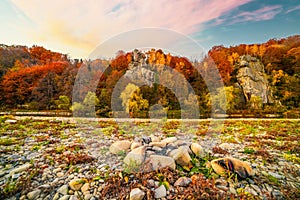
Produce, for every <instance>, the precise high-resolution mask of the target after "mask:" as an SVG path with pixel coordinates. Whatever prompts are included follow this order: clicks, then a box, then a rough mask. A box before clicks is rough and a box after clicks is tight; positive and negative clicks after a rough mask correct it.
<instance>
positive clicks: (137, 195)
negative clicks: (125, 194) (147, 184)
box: [130, 188, 145, 200]
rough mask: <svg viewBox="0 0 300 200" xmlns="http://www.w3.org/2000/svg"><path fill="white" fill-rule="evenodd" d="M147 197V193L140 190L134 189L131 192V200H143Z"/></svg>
mask: <svg viewBox="0 0 300 200" xmlns="http://www.w3.org/2000/svg"><path fill="white" fill-rule="evenodd" d="M144 196H145V192H144V191H142V190H141V189H140V188H134V189H132V190H131V192H130V200H142V199H143V198H144Z"/></svg>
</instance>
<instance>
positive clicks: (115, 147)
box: [109, 140, 131, 154]
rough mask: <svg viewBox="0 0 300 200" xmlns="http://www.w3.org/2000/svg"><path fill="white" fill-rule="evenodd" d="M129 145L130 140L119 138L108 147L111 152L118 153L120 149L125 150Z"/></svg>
mask: <svg viewBox="0 0 300 200" xmlns="http://www.w3.org/2000/svg"><path fill="white" fill-rule="evenodd" d="M130 146H131V142H130V141H128V140H121V141H117V142H114V143H113V144H112V145H111V146H110V147H109V151H110V152H111V153H113V154H118V153H120V152H122V151H127V150H128V149H129V148H130Z"/></svg>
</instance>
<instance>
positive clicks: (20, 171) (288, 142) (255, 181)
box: [0, 116, 300, 200]
mask: <svg viewBox="0 0 300 200" xmlns="http://www.w3.org/2000/svg"><path fill="white" fill-rule="evenodd" d="M149 135H153V136H157V137H158V138H160V139H164V138H167V137H172V136H176V137H177V138H178V139H180V140H183V141H186V142H197V143H199V144H200V145H201V146H202V147H203V149H204V150H205V152H206V154H205V156H204V157H202V158H197V157H195V158H193V161H192V164H191V165H190V166H188V167H184V168H183V167H180V166H178V165H177V166H176V170H173V169H169V168H164V169H160V170H156V171H150V172H147V173H146V172H144V173H143V172H139V170H138V168H137V167H136V166H128V165H124V163H123V159H124V157H125V156H126V154H127V152H120V153H119V154H117V155H115V154H112V153H111V152H109V147H110V145H111V144H112V143H114V142H115V141H119V140H130V141H133V140H137V139H141V138H142V137H145V136H149ZM299 138H300V120H225V121H224V122H223V121H218V122H217V123H213V124H212V123H211V122H210V121H209V120H203V121H194V122H192V121H185V122H182V123H180V122H179V121H166V120H160V121H157V122H151V123H150V122H149V121H137V120H136V121H131V122H126V121H123V122H119V123H116V122H114V121H100V122H97V121H93V122H91V121H89V122H87V121H77V123H76V124H75V123H73V122H68V121H66V120H37V119H29V118H28V119H18V120H15V119H14V118H13V117H12V116H6V117H0V155H1V156H0V197H1V199H23V200H24V199H41V200H42V199H70V200H71V199H80V200H81V199H129V198H130V194H131V197H132V199H133V196H134V195H133V194H144V195H143V198H144V199H154V198H158V199H159V198H160V199H228V198H231V199H240V198H244V199H300V181H299V180H300V140H299ZM223 157H233V158H237V159H240V160H243V161H246V162H247V163H249V164H250V166H251V167H252V169H253V170H254V176H252V177H249V178H246V179H241V178H239V177H238V176H237V174H234V173H233V174H232V173H228V174H223V175H219V174H216V173H215V172H214V170H213V169H212V168H211V167H210V165H209V163H210V161H211V160H213V159H216V158H223ZM140 198H141V197H138V195H137V196H135V199H140Z"/></svg>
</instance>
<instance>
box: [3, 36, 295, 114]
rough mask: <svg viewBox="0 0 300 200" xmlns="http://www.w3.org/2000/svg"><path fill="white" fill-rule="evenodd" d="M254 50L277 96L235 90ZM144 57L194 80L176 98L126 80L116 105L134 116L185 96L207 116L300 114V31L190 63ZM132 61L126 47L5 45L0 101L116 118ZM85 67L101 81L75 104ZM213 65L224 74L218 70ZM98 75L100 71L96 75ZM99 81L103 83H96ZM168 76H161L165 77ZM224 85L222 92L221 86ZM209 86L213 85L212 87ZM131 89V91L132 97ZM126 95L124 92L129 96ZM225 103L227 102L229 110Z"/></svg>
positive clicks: (175, 109) (152, 54) (176, 107)
mask: <svg viewBox="0 0 300 200" xmlns="http://www.w3.org/2000/svg"><path fill="white" fill-rule="evenodd" d="M242 55H251V56H253V57H256V58H258V59H259V60H261V62H262V63H263V64H264V67H265V76H266V77H267V79H268V82H269V85H270V86H271V90H272V93H273V97H274V99H275V101H274V102H273V103H269V104H263V103H262V102H261V101H260V100H259V99H257V98H252V99H251V101H246V100H245V98H243V97H242V94H241V92H240V91H239V90H238V88H237V86H236V85H237V79H236V71H237V69H238V67H239V62H240V56H242ZM144 61H145V62H146V64H147V65H148V66H150V69H155V70H157V71H159V72H162V73H163V72H164V71H166V73H167V70H171V69H173V70H175V71H176V72H178V73H180V74H182V75H183V76H184V78H185V79H186V80H187V81H188V83H189V84H190V85H191V87H192V89H193V91H194V92H195V95H193V94H191V93H190V91H180V92H182V93H184V94H186V98H185V99H178V98H177V97H176V95H175V93H174V91H172V90H170V89H169V88H167V87H165V86H164V85H163V84H153V85H152V86H142V87H137V86H136V85H134V84H133V85H132V84H131V85H128V87H127V88H126V89H125V90H124V91H123V93H122V92H121V95H120V96H119V97H118V99H113V101H117V102H118V103H117V104H118V105H119V107H117V109H119V110H122V109H123V110H126V111H127V112H128V113H130V115H131V116H132V117H148V116H149V110H151V109H152V111H153V110H154V111H155V109H158V110H159V109H161V108H163V110H164V112H165V113H166V115H167V116H168V117H170V118H172V117H179V116H180V115H181V112H184V111H182V110H184V109H182V108H181V105H180V102H181V101H183V102H184V104H185V106H187V107H189V106H193V105H194V104H197V102H199V103H198V107H199V110H200V113H201V114H204V115H209V114H210V113H211V112H212V109H214V110H219V111H222V110H226V111H227V113H253V112H256V113H257V112H259V113H278V112H279V113H284V112H299V102H300V36H299V35H296V36H291V37H288V38H283V39H271V40H269V41H267V42H266V43H263V44H252V45H246V44H240V45H237V46H231V47H224V46H215V47H213V48H212V49H211V50H210V51H209V52H208V56H207V57H205V58H204V59H203V60H202V61H194V62H190V61H189V60H188V59H187V58H184V57H178V56H172V55H170V54H167V53H164V52H163V51H162V50H154V49H152V50H150V51H148V52H144ZM132 63H134V53H133V52H127V53H125V52H122V51H120V52H119V53H118V55H117V56H116V57H115V58H114V59H112V60H94V61H82V60H72V59H70V58H68V56H67V55H64V54H61V53H57V52H52V51H49V50H47V49H45V48H43V47H39V46H33V47H31V48H28V47H26V46H6V45H1V46H0V94H1V96H0V106H1V108H2V110H8V109H16V108H19V109H20V108H21V109H30V110H54V109H61V110H69V109H72V111H73V112H82V113H84V110H85V107H88V106H90V104H91V102H92V103H94V102H95V103H96V104H95V110H96V113H97V115H98V116H102V117H110V116H112V105H111V102H112V99H111V97H112V93H113V91H114V89H115V86H116V84H117V82H118V81H119V80H120V78H121V77H123V76H124V74H125V73H126V71H128V69H129V66H131V65H132ZM82 65H84V66H85V67H86V69H84V70H87V72H88V73H87V74H89V75H91V76H93V77H94V78H92V79H93V80H97V87H96V90H95V91H93V92H90V91H91V88H92V87H93V86H90V87H89V86H88V84H86V85H85V86H86V87H85V88H81V91H80V92H81V94H78V96H81V98H82V101H81V103H79V102H78V103H76V104H74V105H73V106H71V102H72V97H73V86H74V83H75V79H76V75H77V73H78V70H79V69H80V67H81V66H82ZM97 65H101V66H105V67H104V69H105V71H101V73H97V72H95V73H91V71H93V69H94V67H95V66H97ZM212 66H216V67H217V68H218V70H219V71H220V75H221V78H220V77H218V76H214V73H215V70H214V69H213V67H212ZM100 74H101V76H100V77H99V75H100ZM98 81H99V82H98ZM168 81H171V84H174V85H175V86H176V84H177V85H178V87H180V85H182V84H186V83H184V82H182V81H181V80H179V79H176V77H172V76H170V77H168ZM162 82H163V80H162ZM221 83H224V85H225V87H224V90H222V91H221V90H219V89H218V87H219V86H221ZM209 88H214V90H213V91H210V90H209ZM221 93H225V94H226V96H227V102H218V106H214V105H213V102H214V101H212V99H215V100H216V101H215V102H217V101H218V99H219V98H218V97H219V96H220V95H221ZM128 94H131V95H130V96H129V97H128ZM126 95H127V96H126ZM156 104H159V105H160V106H161V107H160V108H159V107H153V105H156ZM224 107H225V108H224Z"/></svg>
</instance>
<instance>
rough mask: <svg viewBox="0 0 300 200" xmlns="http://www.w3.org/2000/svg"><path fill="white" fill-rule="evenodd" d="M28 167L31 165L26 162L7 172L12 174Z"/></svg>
mask: <svg viewBox="0 0 300 200" xmlns="http://www.w3.org/2000/svg"><path fill="white" fill-rule="evenodd" d="M30 167H31V164H29V163H26V164H24V165H21V166H20V167H18V168H15V169H13V170H11V172H10V173H9V175H10V176H12V175H13V174H16V173H20V172H23V171H25V170H27V169H29V168H30Z"/></svg>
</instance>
